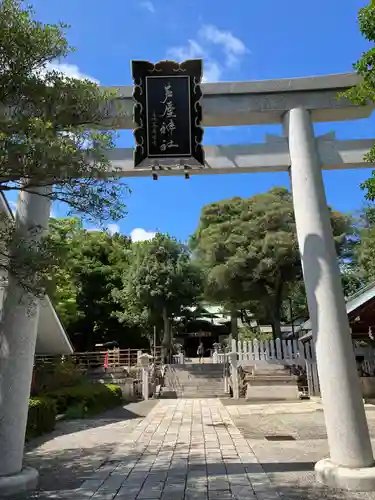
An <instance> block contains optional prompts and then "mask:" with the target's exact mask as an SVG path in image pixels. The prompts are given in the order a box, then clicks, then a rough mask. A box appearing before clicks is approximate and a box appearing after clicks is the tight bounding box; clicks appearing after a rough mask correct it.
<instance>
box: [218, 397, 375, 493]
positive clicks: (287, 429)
mask: <svg viewBox="0 0 375 500" xmlns="http://www.w3.org/2000/svg"><path fill="white" fill-rule="evenodd" d="M272 406H273V409H272V412H271V410H270V409H268V411H261V409H260V408H255V407H254V406H253V405H238V406H237V407H236V406H229V407H227V409H228V410H229V413H230V414H231V417H232V419H233V422H234V424H235V425H236V426H237V428H238V429H239V430H240V431H241V434H242V435H243V437H244V439H245V440H246V441H247V443H248V444H249V445H250V446H251V448H252V450H253V451H254V453H255V455H256V456H257V458H258V460H259V462H260V464H261V465H262V467H263V469H264V471H265V473H266V474H267V475H268V477H269V478H270V480H271V482H272V483H273V484H274V486H275V487H276V489H277V491H278V492H279V494H280V495H281V497H282V498H285V500H320V499H327V500H375V492H370V493H353V492H346V491H335V490H330V489H328V488H325V487H322V486H319V485H318V484H317V483H316V482H315V475H314V465H315V463H316V462H317V461H318V460H320V459H321V458H324V457H327V456H328V455H329V451H328V443H327V436H326V431H325V424H324V414H323V411H322V408H321V406H320V405H319V404H316V405H315V408H314V407H313V405H312V404H311V403H308V402H307V403H306V404H300V405H297V404H294V405H289V407H288V406H287V405H286V404H284V405H282V406H280V405H277V404H275V405H272ZM366 414H367V420H368V423H369V429H370V434H371V438H372V444H373V448H374V451H375V408H367V411H366ZM266 436H267V437H270V436H271V439H272V436H273V439H275V441H269V440H268V439H266ZM278 436H286V437H288V438H289V439H291V438H294V439H293V440H285V441H284V440H279V439H278Z"/></svg>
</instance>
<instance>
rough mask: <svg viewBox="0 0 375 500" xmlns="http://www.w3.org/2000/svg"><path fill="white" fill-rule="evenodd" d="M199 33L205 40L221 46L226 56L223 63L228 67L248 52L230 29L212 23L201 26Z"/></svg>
mask: <svg viewBox="0 0 375 500" xmlns="http://www.w3.org/2000/svg"><path fill="white" fill-rule="evenodd" d="M199 35H200V36H201V37H202V39H204V40H206V41H207V42H209V43H212V44H214V45H219V46H221V47H222V49H223V51H224V54H225V56H226V62H225V64H226V66H227V67H229V68H230V67H232V66H234V65H236V64H237V63H238V62H239V59H240V58H241V57H242V56H244V55H245V54H246V53H247V52H248V49H247V48H246V46H245V44H244V43H243V41H242V40H240V39H239V38H237V37H236V36H234V35H233V34H232V33H231V32H230V31H224V30H220V29H219V28H217V27H216V26H213V25H212V24H208V25H205V26H202V28H201V29H200V30H199Z"/></svg>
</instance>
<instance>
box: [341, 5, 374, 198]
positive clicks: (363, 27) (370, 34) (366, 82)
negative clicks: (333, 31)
mask: <svg viewBox="0 0 375 500" xmlns="http://www.w3.org/2000/svg"><path fill="white" fill-rule="evenodd" d="M358 23H359V29H360V32H361V34H362V35H363V37H364V38H365V39H366V40H367V41H368V42H370V49H369V50H367V51H366V52H363V53H362V55H361V57H360V58H359V59H358V61H357V62H356V63H355V64H354V65H353V67H354V69H355V70H356V72H357V73H358V75H359V76H360V77H361V81H360V83H359V84H358V85H356V86H355V87H352V88H350V89H349V90H347V91H346V92H344V93H343V94H341V95H342V96H344V97H347V98H348V99H349V100H351V101H352V102H353V103H355V104H358V105H361V106H364V105H366V104H374V103H375V45H374V44H375V2H374V1H373V0H371V1H370V2H369V4H368V5H367V6H365V7H363V8H362V9H360V10H359V13H358ZM365 160H366V161H368V162H369V163H375V146H373V147H372V148H371V150H370V151H369V152H368V153H367V154H366V155H365ZM361 187H362V189H365V190H366V198H367V199H368V200H371V201H374V200H375V175H374V172H373V173H372V176H371V177H370V178H369V179H367V180H366V181H365V182H363V183H362V184H361Z"/></svg>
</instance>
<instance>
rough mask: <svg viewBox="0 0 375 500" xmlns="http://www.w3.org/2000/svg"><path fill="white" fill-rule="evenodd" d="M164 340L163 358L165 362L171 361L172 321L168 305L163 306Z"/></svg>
mask: <svg viewBox="0 0 375 500" xmlns="http://www.w3.org/2000/svg"><path fill="white" fill-rule="evenodd" d="M162 314H163V327H164V331H163V340H162V343H161V346H162V358H163V361H164V363H168V362H169V351H170V343H171V342H170V323H169V318H168V311H167V308H166V307H163V313H162Z"/></svg>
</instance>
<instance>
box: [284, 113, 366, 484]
mask: <svg viewBox="0 0 375 500" xmlns="http://www.w3.org/2000/svg"><path fill="white" fill-rule="evenodd" d="M284 126H285V132H286V134H287V136H288V138H289V150H290V158H291V168H290V176H291V183H292V193H293V202H294V210H295V219H296V227H297V236H298V243H299V247H300V252H301V260H302V267H303V274H304V280H305V286H306V294H307V301H308V307H309V312H310V319H311V324H312V333H313V339H314V343H315V349H316V357H317V364H318V372H319V380H320V388H321V395H322V403H323V407H324V416H325V422H326V428H327V436H328V445H329V451H330V459H324V460H320V461H319V462H318V463H317V464H316V465H315V472H316V477H317V480H318V481H319V482H321V483H324V484H325V485H327V486H330V487H334V488H343V489H347V490H353V491H373V490H375V467H374V458H373V452H372V448H371V441H370V436H369V431H368V425H367V421H366V415H365V410H364V405H363V401H362V395H361V389H360V382H359V377H358V374H357V371H356V366H355V358H354V351H353V346H352V342H351V334H350V328H349V322H348V316H347V312H346V305H345V299H344V294H343V291H342V284H341V277H340V270H339V266H338V262H337V255H336V249H335V243H334V239H333V235H332V228H331V222H330V214H329V209H328V206H327V201H326V196H325V191H324V184H323V177H322V171H321V166H320V160H319V157H318V152H317V147H316V141H315V137H314V130H313V125H312V121H311V116H310V111H308V110H306V109H303V108H295V109H292V110H290V111H289V112H288V113H287V114H286V115H285V121H284Z"/></svg>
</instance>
